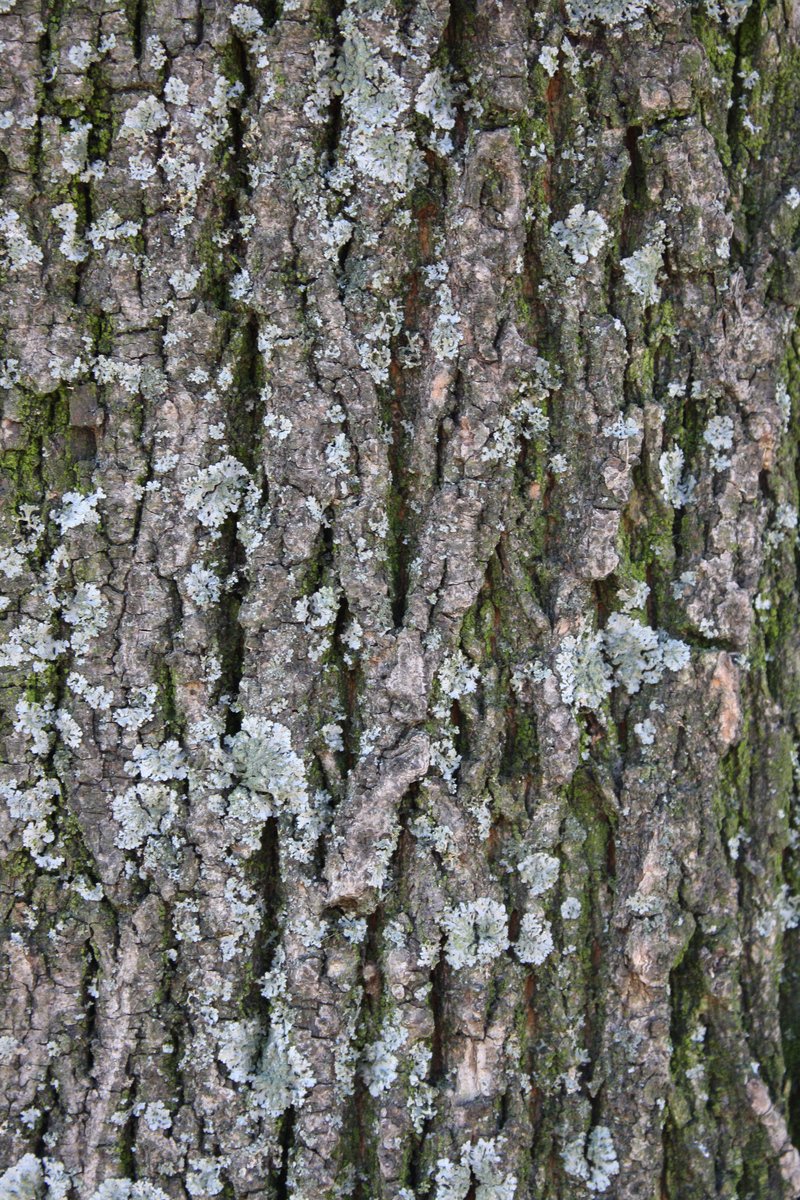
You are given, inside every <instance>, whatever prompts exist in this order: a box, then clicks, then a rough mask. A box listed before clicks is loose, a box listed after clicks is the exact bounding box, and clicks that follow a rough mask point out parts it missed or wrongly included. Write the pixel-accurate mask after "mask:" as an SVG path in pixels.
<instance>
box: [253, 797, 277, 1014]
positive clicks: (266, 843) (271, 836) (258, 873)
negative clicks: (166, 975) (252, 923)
mask: <svg viewBox="0 0 800 1200" xmlns="http://www.w3.org/2000/svg"><path fill="white" fill-rule="evenodd" d="M248 874H249V875H250V877H251V878H252V882H253V886H254V887H255V889H256V890H257V891H258V892H259V894H260V895H261V897H262V899H263V903H264V910H263V915H262V918H261V924H260V926H259V930H258V934H257V936H256V940H255V943H254V945H253V952H252V958H251V963H252V984H251V986H250V991H249V994H248V995H247V996H245V997H243V1000H244V1001H245V1003H246V1005H247V1006H248V1007H249V1008H251V1009H252V1011H254V1012H255V1013H257V1014H258V1015H259V1017H260V1018H261V1020H262V1022H264V1023H265V1024H268V1021H269V1002H268V1000H266V999H265V998H264V996H263V995H262V994H261V987H260V982H259V981H260V980H261V978H262V976H263V975H264V973H265V972H266V971H268V970H269V969H270V967H271V965H272V960H273V957H274V954H275V950H276V949H277V947H278V941H279V922H278V915H279V913H280V911H281V908H282V906H283V904H284V902H285V896H284V888H283V879H282V876H281V855H280V832H279V828H278V820H277V818H276V817H269V818H268V819H267V820H266V821H265V822H264V828H263V830H262V833H261V845H260V846H259V849H258V852H257V853H256V854H255V855H254V856H253V858H252V859H251V861H250V863H249V864H248Z"/></svg>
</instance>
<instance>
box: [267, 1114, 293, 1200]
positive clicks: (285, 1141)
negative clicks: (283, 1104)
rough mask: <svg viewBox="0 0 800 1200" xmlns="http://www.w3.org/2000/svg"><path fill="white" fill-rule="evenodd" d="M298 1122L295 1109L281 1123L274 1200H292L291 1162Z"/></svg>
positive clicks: (284, 1116)
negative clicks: (279, 1156) (278, 1166)
mask: <svg viewBox="0 0 800 1200" xmlns="http://www.w3.org/2000/svg"><path fill="white" fill-rule="evenodd" d="M296 1121H297V1113H296V1111H295V1109H294V1107H292V1108H289V1109H287V1111H286V1112H285V1113H284V1115H283V1119H282V1121H281V1133H280V1138H279V1145H280V1149H281V1163H280V1168H279V1170H278V1174H277V1177H276V1179H275V1191H274V1193H273V1196H274V1200H290V1197H291V1195H292V1191H293V1189H292V1191H290V1189H289V1164H290V1162H291V1152H292V1148H293V1145H294V1131H295V1125H296Z"/></svg>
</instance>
